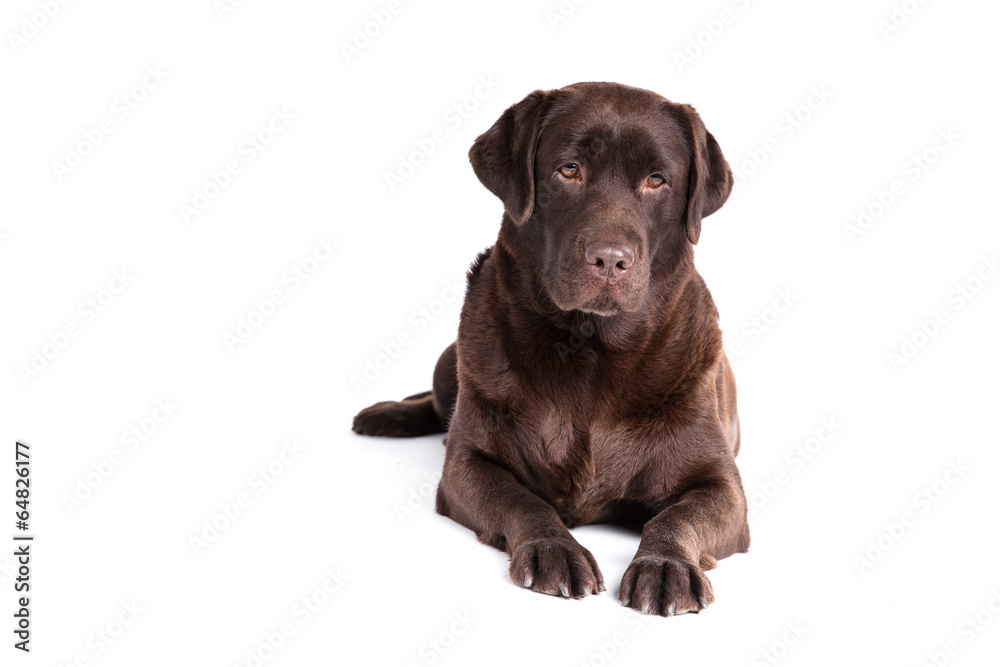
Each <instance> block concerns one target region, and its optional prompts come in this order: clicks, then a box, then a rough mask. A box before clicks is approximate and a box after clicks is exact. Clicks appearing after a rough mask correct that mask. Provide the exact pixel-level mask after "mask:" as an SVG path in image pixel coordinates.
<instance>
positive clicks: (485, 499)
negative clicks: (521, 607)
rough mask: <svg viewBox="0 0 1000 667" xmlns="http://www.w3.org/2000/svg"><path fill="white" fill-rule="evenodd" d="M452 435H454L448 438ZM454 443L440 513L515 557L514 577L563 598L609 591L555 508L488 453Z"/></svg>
mask: <svg viewBox="0 0 1000 667" xmlns="http://www.w3.org/2000/svg"><path fill="white" fill-rule="evenodd" d="M449 437H450V436H449ZM452 447H455V445H454V444H453V443H449V452H448V457H447V460H446V462H445V467H444V473H443V475H442V477H441V484H440V486H439V487H438V497H437V509H438V512H440V513H441V514H443V515H445V516H448V517H451V518H452V519H454V520H455V521H457V522H459V523H461V524H462V525H464V526H466V527H468V528H471V529H472V530H474V531H475V532H476V535H477V536H478V537H479V539H480V540H481V541H482V542H485V543H486V544H490V545H492V546H495V547H497V548H499V549H502V550H504V551H506V552H507V553H508V554H509V555H510V578H511V580H512V581H513V582H514V583H515V584H517V585H519V586H524V587H525V588H530V589H531V590H533V591H538V592H539V593H547V594H549V595H561V596H563V597H574V598H579V597H584V596H586V595H589V594H597V593H599V592H600V591H603V590H605V588H604V579H603V577H602V576H601V571H600V569H599V568H598V567H597V561H595V560H594V557H593V555H591V553H590V552H589V551H587V550H586V549H584V548H583V547H582V546H580V543H579V542H577V541H576V539H574V538H573V536H572V535H571V534H570V532H569V530H567V528H566V526H565V525H563V523H562V521H561V520H560V519H559V515H558V513H557V512H556V510H555V509H554V508H553V507H552V506H551V505H549V504H548V503H547V502H545V501H544V500H542V499H541V498H539V497H538V496H537V495H535V494H534V493H532V492H531V491H529V490H528V489H527V488H525V487H524V486H523V485H522V484H521V483H520V482H518V481H517V479H516V478H515V477H514V475H512V474H511V473H510V471H508V470H507V469H506V468H504V467H503V466H501V465H499V464H498V463H496V462H494V461H492V460H490V459H489V458H488V457H486V456H484V455H483V454H481V453H479V452H477V451H475V450H474V449H471V448H466V447H455V449H454V450H452Z"/></svg>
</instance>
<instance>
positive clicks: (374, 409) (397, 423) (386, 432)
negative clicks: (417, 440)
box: [351, 396, 444, 438]
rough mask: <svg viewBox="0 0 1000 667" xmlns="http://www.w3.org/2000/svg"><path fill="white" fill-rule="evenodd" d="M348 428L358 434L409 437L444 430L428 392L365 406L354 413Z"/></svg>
mask: <svg viewBox="0 0 1000 667" xmlns="http://www.w3.org/2000/svg"><path fill="white" fill-rule="evenodd" d="M351 430H353V431H354V432H355V433H360V434H361V435H380V436H384V437H387V438H411V437H414V436H418V435H428V434H430V433H440V432H442V431H444V427H443V426H442V425H441V420H440V419H439V418H438V416H437V414H436V413H435V412H434V406H433V404H432V402H431V398H430V396H420V397H414V398H407V399H404V400H402V401H383V402H381V403H376V404H375V405H372V406H370V407H367V408H365V409H364V410H362V411H361V412H359V413H358V414H357V416H355V417H354V423H353V424H352V426H351Z"/></svg>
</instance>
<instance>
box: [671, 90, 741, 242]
mask: <svg viewBox="0 0 1000 667" xmlns="http://www.w3.org/2000/svg"><path fill="white" fill-rule="evenodd" d="M678 106H679V107H680V110H681V114H682V116H683V118H684V120H685V122H686V123H687V126H688V128H689V130H690V132H691V168H690V173H689V179H690V180H689V182H688V205H687V236H688V240H689V241H691V243H694V244H697V243H698V237H700V236H701V219H702V218H707V217H708V216H710V215H712V214H713V213H715V212H716V211H718V210H719V209H720V208H722V205H723V204H725V203H726V200H727V199H729V193H730V192H732V191H733V172H732V170H731V169H730V168H729V163H728V162H726V158H725V156H723V155H722V149H721V148H719V142H717V141H716V140H715V137H713V136H712V133H711V132H709V131H708V130H706V129H705V124H704V123H703V122H702V121H701V116H699V115H698V112H697V111H695V109H694V107H692V106H690V105H688V104H681V105H678Z"/></svg>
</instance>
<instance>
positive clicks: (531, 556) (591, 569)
mask: <svg viewBox="0 0 1000 667" xmlns="http://www.w3.org/2000/svg"><path fill="white" fill-rule="evenodd" d="M510 579H511V581H513V582H514V583H515V584H517V585H518V586H524V587H525V588H530V589H531V590H533V591H537V592H539V593H545V594H547V595H561V596H562V597H564V598H569V597H573V598H582V597H586V596H587V595H597V594H598V593H600V592H601V591H603V590H605V588H604V577H602V576H601V570H600V568H598V567H597V561H596V560H594V557H593V556H592V555H591V553H590V552H589V551H587V550H586V549H584V548H583V547H582V546H580V544H579V543H578V542H577V541H576V540H574V539H573V538H556V539H538V540H532V541H530V542H525V543H524V544H521V545H519V546H518V547H517V548H515V549H514V551H513V553H512V554H511V557H510Z"/></svg>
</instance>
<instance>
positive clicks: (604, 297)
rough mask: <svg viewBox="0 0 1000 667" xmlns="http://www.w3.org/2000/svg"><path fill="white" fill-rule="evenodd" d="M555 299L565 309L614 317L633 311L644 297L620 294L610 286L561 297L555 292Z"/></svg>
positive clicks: (640, 304) (638, 306)
mask: <svg viewBox="0 0 1000 667" xmlns="http://www.w3.org/2000/svg"><path fill="white" fill-rule="evenodd" d="M552 296H553V301H554V302H555V304H556V305H557V306H558V307H559V309H560V310H563V311H576V312H581V313H589V314H591V315H599V316H601V317H613V316H615V315H618V314H619V313H633V312H635V311H636V310H638V309H639V308H640V307H641V306H642V302H643V298H642V296H639V297H638V298H636V295H633V294H618V293H616V291H615V290H613V289H610V288H608V287H604V288H603V289H600V290H598V291H597V292H596V293H593V292H591V293H590V294H576V295H574V296H573V297H570V298H567V297H565V296H564V297H562V298H560V297H559V296H558V295H555V294H553V295H552Z"/></svg>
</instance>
